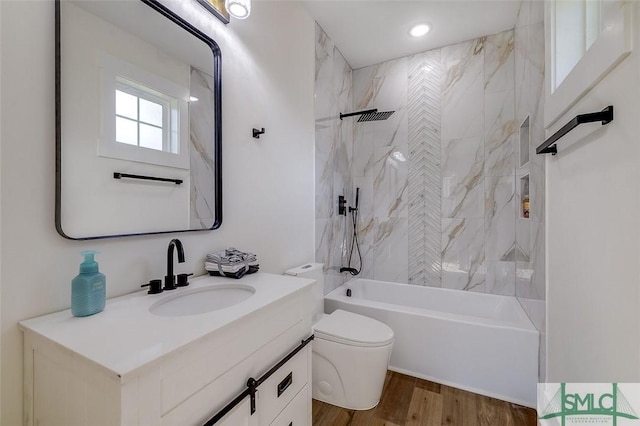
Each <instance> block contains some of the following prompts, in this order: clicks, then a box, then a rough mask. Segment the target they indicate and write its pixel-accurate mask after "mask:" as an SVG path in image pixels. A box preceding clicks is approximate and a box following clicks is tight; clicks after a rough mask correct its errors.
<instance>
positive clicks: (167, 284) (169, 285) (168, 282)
mask: <svg viewBox="0 0 640 426" xmlns="http://www.w3.org/2000/svg"><path fill="white" fill-rule="evenodd" d="M174 247H175V248H176V249H178V263H184V249H183V248H182V242H181V241H180V240H179V239H177V238H174V239H173V240H171V241H170V242H169V247H168V248H167V275H166V276H165V277H164V289H165V290H175V289H176V288H177V287H176V277H175V275H173V248H174Z"/></svg>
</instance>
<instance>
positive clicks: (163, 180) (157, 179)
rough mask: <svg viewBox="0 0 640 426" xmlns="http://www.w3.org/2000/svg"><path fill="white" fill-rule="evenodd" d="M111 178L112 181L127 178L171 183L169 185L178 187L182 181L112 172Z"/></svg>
mask: <svg viewBox="0 0 640 426" xmlns="http://www.w3.org/2000/svg"><path fill="white" fill-rule="evenodd" d="M113 178H114V179H122V178H129V179H142V180H155V181H158V182H171V183H175V184H176V185H180V184H181V183H182V179H169V178H161V177H155V176H143V175H131V174H129V173H120V172H113Z"/></svg>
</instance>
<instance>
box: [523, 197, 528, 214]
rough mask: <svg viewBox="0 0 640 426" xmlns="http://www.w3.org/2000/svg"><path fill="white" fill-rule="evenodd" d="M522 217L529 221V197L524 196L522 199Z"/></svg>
mask: <svg viewBox="0 0 640 426" xmlns="http://www.w3.org/2000/svg"><path fill="white" fill-rule="evenodd" d="M522 217H524V218H525V219H529V196H528V195H525V196H524V198H523V199H522Z"/></svg>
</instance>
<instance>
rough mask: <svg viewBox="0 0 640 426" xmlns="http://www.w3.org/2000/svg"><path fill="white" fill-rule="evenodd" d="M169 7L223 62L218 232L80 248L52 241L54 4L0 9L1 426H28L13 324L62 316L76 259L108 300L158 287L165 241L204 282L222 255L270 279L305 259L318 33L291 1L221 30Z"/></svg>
mask: <svg viewBox="0 0 640 426" xmlns="http://www.w3.org/2000/svg"><path fill="white" fill-rule="evenodd" d="M172 7H176V8H178V9H180V10H183V11H182V12H181V13H185V14H186V13H193V14H194V15H193V16H192V17H191V18H190V20H191V21H192V22H194V23H196V24H197V25H198V26H199V27H200V28H202V29H204V30H205V31H206V32H208V33H209V34H210V35H212V37H213V38H214V39H215V40H216V41H217V42H218V43H219V44H220V47H221V49H222V58H223V105H224V108H223V114H224V117H223V176H224V177H223V184H224V217H223V224H222V228H221V229H220V230H218V231H212V232H201V233H188V234H175V235H171V234H168V235H164V236H154V237H139V238H126V239H111V240H106V241H95V242H74V241H68V240H64V239H63V238H62V237H60V236H59V235H58V234H57V233H56V231H55V228H54V193H55V188H54V183H53V182H54V179H53V177H54V167H55V161H54V131H55V121H54V86H53V83H54V80H53V78H54V55H53V23H54V17H53V3H52V2H51V1H46V2H45V1H38V2H24V1H22V2H14V1H1V2H0V10H1V11H2V13H1V19H2V20H1V21H0V28H1V30H0V37H1V38H2V40H4V44H3V45H2V49H1V50H0V51H1V53H0V60H1V61H2V64H3V69H2V75H1V84H0V88H1V95H2V96H1V97H0V107H1V108H2V111H3V115H2V117H1V118H2V122H1V133H0V139H1V140H2V144H3V145H2V156H1V163H0V170H1V175H0V179H1V180H0V182H1V184H2V186H1V191H2V208H1V210H0V214H1V219H2V220H1V222H0V226H1V228H2V229H3V230H4V233H3V234H2V244H1V246H0V249H1V250H2V254H3V256H2V263H1V264H2V270H1V275H0V284H1V289H2V293H1V300H2V306H1V314H2V317H1V328H2V336H1V337H2V340H1V342H2V353H1V357H2V364H1V365H2V386H1V391H2V397H3V399H2V416H3V417H2V424H6V425H18V424H21V423H22V421H21V419H22V335H21V333H20V332H19V331H18V329H17V325H16V323H17V321H19V320H22V319H25V318H29V317H33V316H37V315H41V314H44V313H48V312H52V311H56V310H60V309H66V308H68V307H69V304H70V303H69V298H70V290H69V288H70V280H71V278H73V276H74V275H76V274H77V267H78V264H79V262H80V260H81V258H80V256H79V254H78V253H79V251H81V250H84V249H88V248H95V249H97V250H100V251H101V252H102V254H101V255H99V257H98V260H99V262H100V266H101V270H102V271H103V272H104V273H105V274H106V276H107V292H108V294H107V295H108V296H109V297H112V296H116V295H121V294H125V293H129V292H133V291H136V290H138V289H139V288H138V286H139V285H140V284H141V283H143V282H146V281H148V280H149V279H151V278H160V277H161V276H163V275H164V274H165V268H166V265H165V262H166V247H167V243H168V242H169V240H170V239H171V238H173V237H179V238H180V239H181V240H182V241H183V243H184V245H185V254H186V258H187V263H186V264H184V265H180V266H179V267H177V269H178V271H194V272H196V273H198V274H200V273H203V272H204V270H203V266H202V262H203V259H204V255H205V253H207V252H208V251H210V250H214V249H219V248H222V247H225V246H228V245H234V246H236V247H238V248H241V249H245V250H252V251H254V252H256V253H257V254H258V256H259V259H260V264H261V267H262V269H263V270H265V271H268V272H275V273H279V272H280V271H282V270H283V269H285V268H287V267H292V266H296V265H298V264H301V263H303V262H307V261H309V260H311V259H313V256H314V177H313V167H314V160H313V158H314V157H313V156H314V117H313V90H314V88H313V85H314V23H313V21H312V20H311V19H310V18H309V17H308V16H307V15H306V13H305V12H303V11H302V9H301V8H300V7H299V6H298V5H297V4H295V3H290V2H254V4H253V13H252V15H251V17H250V18H249V19H247V20H246V21H244V22H242V21H233V22H232V23H231V24H230V25H228V26H226V27H225V26H223V25H222V24H220V23H219V22H217V21H215V19H214V18H213V17H211V16H210V15H207V14H205V13H204V12H202V13H201V14H199V13H198V14H195V13H196V12H200V11H203V9H201V8H200V6H199V5H198V4H197V3H196V2H178V3H173V6H172ZM189 9H191V12H189ZM26 27H28V28H26ZM9 40H10V42H9ZM252 127H265V128H266V134H265V135H264V136H262V137H261V139H260V140H259V141H258V140H255V139H253V138H252V137H251V128H252ZM114 332H117V330H114Z"/></svg>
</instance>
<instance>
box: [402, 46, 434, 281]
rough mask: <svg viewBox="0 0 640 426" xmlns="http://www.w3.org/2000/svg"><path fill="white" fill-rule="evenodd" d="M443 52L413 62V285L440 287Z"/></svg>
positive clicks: (423, 55)
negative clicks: (441, 87) (441, 81)
mask: <svg viewBox="0 0 640 426" xmlns="http://www.w3.org/2000/svg"><path fill="white" fill-rule="evenodd" d="M441 72H442V69H441V66H440V50H432V51H429V52H425V53H421V54H418V55H415V56H411V57H410V58H409V63H408V79H409V80H408V99H407V106H408V112H409V141H408V142H409V177H408V182H409V183H408V207H409V283H411V284H419V285H430V286H437V287H439V286H440V285H441V284H440V282H441V281H440V270H441V251H440V245H441V221H440V196H441V189H440V187H441V179H440V114H441V112H440V111H441V109H440V98H441V94H440V80H441V79H440V75H441Z"/></svg>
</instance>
